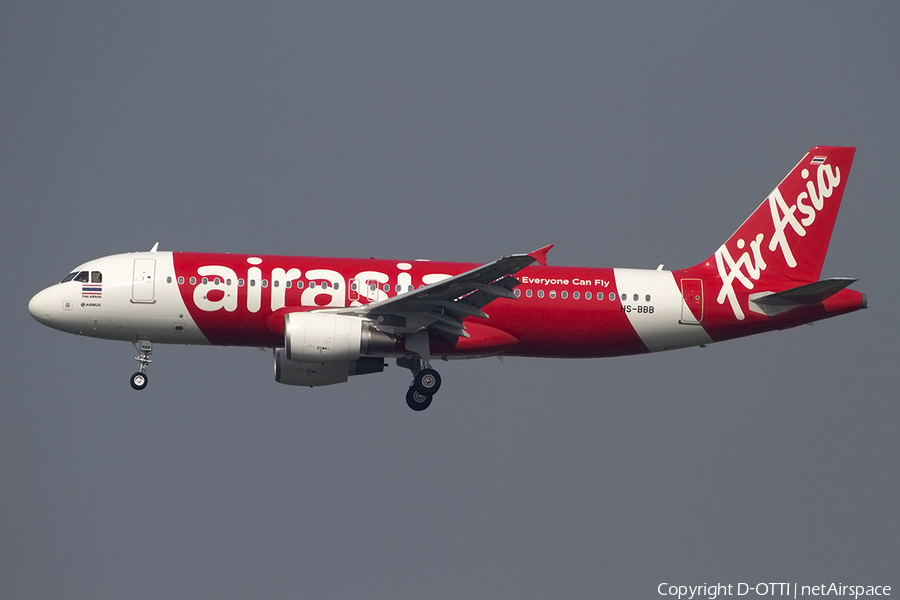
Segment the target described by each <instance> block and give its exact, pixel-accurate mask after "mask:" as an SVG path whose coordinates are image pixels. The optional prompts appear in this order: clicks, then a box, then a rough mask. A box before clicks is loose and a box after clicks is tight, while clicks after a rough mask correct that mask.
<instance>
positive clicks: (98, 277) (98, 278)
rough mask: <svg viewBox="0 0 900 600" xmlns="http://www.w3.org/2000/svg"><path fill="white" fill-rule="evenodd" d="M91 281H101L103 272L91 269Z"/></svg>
mask: <svg viewBox="0 0 900 600" xmlns="http://www.w3.org/2000/svg"><path fill="white" fill-rule="evenodd" d="M91 283H103V274H102V273H100V271H91Z"/></svg>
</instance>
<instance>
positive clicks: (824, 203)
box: [697, 146, 856, 319]
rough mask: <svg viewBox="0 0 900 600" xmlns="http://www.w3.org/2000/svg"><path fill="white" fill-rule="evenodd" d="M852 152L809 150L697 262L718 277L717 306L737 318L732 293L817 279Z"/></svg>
mask: <svg viewBox="0 0 900 600" xmlns="http://www.w3.org/2000/svg"><path fill="white" fill-rule="evenodd" d="M855 152H856V148H844V147H838V146H816V147H815V148H813V149H812V150H810V151H809V152H808V153H807V154H806V156H804V157H803V160H801V161H800V162H799V163H798V164H797V166H796V167H794V168H793V170H791V172H790V173H788V175H787V177H785V178H784V179H783V180H782V181H781V183H780V184H778V186H777V187H776V188H775V189H774V190H772V193H771V194H769V195H768V196H767V197H766V199H765V200H764V201H763V203H762V204H760V206H759V208H757V209H756V211H754V213H753V214H752V215H750V217H748V218H747V220H746V221H744V223H743V224H742V225H741V226H740V227H739V228H738V230H737V231H736V232H734V235H732V236H731V237H730V238H728V240H727V241H726V242H725V243H724V244H722V245H721V246H720V247H719V249H718V250H716V252H715V253H714V254H713V255H712V256H711V257H710V258H709V259H708V260H707V261H704V263H702V264H703V265H704V266H705V265H709V266H710V267H713V266H714V268H715V270H716V272H717V273H718V276H719V277H720V278H721V289H720V292H719V294H718V298H717V301H718V302H719V304H723V303H725V301H726V300H727V301H728V302H730V303H731V306H732V308H734V309H735V316H737V317H738V318H739V319H740V318H743V314H742V312H741V310H740V309H739V308H738V300H737V293H738V292H740V293H742V294H746V293H748V292H752V291H756V290H759V289H762V288H761V285H766V284H767V282H770V281H771V282H773V283H774V282H778V283H780V284H781V285H782V286H783V284H784V283H786V282H799V283H811V282H814V281H818V279H819V275H820V274H821V272H822V264H823V263H824V261H825V254H826V252H827V251H828V242H829V241H830V240H831V232H832V230H833V229H834V222H835V219H836V218H837V213H838V209H839V208H840V206H841V197H842V196H843V194H844V186H845V185H846V183H847V176H848V175H849V174H850V166H851V165H852V163H853V155H854V153H855ZM697 268H702V267H701V265H698V267H697ZM704 270H705V269H704Z"/></svg>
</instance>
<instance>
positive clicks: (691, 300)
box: [679, 279, 703, 325]
mask: <svg viewBox="0 0 900 600" xmlns="http://www.w3.org/2000/svg"><path fill="white" fill-rule="evenodd" d="M681 296H682V297H683V298H684V302H683V303H682V305H681V320H680V321H679V322H680V323H684V324H686V325H699V324H700V323H701V322H703V280H702V279H682V280H681Z"/></svg>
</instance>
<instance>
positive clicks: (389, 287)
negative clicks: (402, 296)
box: [382, 283, 391, 292]
mask: <svg viewBox="0 0 900 600" xmlns="http://www.w3.org/2000/svg"><path fill="white" fill-rule="evenodd" d="M382 289H383V290H384V291H386V292H389V291H391V286H390V285H389V284H387V283H386V284H384V287H382Z"/></svg>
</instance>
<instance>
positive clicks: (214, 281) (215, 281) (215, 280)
mask: <svg viewBox="0 0 900 600" xmlns="http://www.w3.org/2000/svg"><path fill="white" fill-rule="evenodd" d="M221 281H222V280H221V279H219V278H218V277H216V278H215V279H213V283H215V284H216V285H219V283H221Z"/></svg>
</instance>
